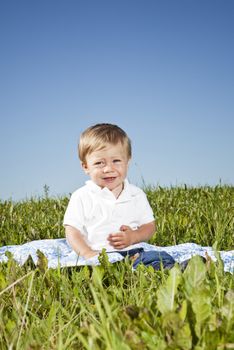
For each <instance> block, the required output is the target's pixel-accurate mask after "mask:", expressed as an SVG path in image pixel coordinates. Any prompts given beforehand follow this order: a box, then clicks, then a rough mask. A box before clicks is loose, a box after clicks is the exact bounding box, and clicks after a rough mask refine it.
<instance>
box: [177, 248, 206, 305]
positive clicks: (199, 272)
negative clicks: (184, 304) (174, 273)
mask: <svg viewBox="0 0 234 350" xmlns="http://www.w3.org/2000/svg"><path fill="white" fill-rule="evenodd" d="M206 272H207V271H206V265H205V264H204V262H203V261H202V260H201V258H200V256H198V255H195V256H194V257H193V258H192V259H191V260H190V261H189V263H188V266H187V268H186V270H185V272H184V274H183V277H184V289H185V293H186V295H187V297H188V298H189V299H190V298H191V297H192V295H193V293H194V291H195V290H197V289H199V288H200V287H201V286H202V285H203V283H204V280H205V278H206Z"/></svg>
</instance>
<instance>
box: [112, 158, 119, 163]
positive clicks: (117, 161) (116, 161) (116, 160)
mask: <svg viewBox="0 0 234 350" xmlns="http://www.w3.org/2000/svg"><path fill="white" fill-rule="evenodd" d="M113 162H114V163H119V162H121V160H120V159H114V160H113Z"/></svg>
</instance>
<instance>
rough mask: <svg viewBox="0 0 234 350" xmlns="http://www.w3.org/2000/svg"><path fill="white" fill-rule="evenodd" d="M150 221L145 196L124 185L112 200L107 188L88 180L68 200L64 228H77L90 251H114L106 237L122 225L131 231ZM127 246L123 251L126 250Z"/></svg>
mask: <svg viewBox="0 0 234 350" xmlns="http://www.w3.org/2000/svg"><path fill="white" fill-rule="evenodd" d="M152 221H154V216H153V211H152V209H151V207H150V205H149V202H148V200H147V197H146V194H145V193H144V192H143V191H142V190H141V189H140V188H138V187H136V186H134V185H132V184H129V182H128V181H127V180H125V181H124V189H123V191H122V192H121V194H120V196H119V197H118V198H117V199H116V197H115V196H114V194H113V193H112V192H111V191H110V190H109V189H108V188H106V187H105V188H103V189H102V188H101V187H99V186H98V185H96V184H95V183H94V182H93V181H91V180H89V181H87V182H86V185H85V186H83V187H81V188H79V189H78V190H76V191H75V192H74V193H73V194H72V195H71V198H70V201H69V203H68V207H67V210H66V212H65V216H64V221H63V224H64V225H70V226H73V227H75V228H77V229H78V230H79V231H80V232H81V234H82V235H83V236H84V239H85V241H86V242H87V244H88V245H89V246H90V247H91V248H92V249H93V250H102V248H106V250H107V251H114V250H116V249H114V248H113V247H112V246H111V245H110V244H109V242H108V241H107V237H108V236H109V234H110V233H116V232H119V231H120V227H121V226H122V225H128V226H130V227H131V228H132V229H133V230H134V229H137V228H138V227H139V226H141V225H143V224H147V223H149V222H152ZM129 249H131V246H129V247H127V248H125V249H123V250H129Z"/></svg>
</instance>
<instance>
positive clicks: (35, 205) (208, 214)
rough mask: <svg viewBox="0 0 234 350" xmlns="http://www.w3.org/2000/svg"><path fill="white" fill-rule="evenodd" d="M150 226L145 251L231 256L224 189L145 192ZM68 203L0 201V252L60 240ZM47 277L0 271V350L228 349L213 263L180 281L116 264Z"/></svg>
mask: <svg viewBox="0 0 234 350" xmlns="http://www.w3.org/2000/svg"><path fill="white" fill-rule="evenodd" d="M145 191H146V193H147V195H148V198H149V201H150V203H151V206H152V208H153V210H154V212H155V216H156V220H157V233H156V234H155V235H154V237H153V238H152V239H151V241H150V243H152V244H156V245H161V246H166V245H172V244H179V243H185V242H194V243H198V244H201V245H203V246H207V245H209V246H214V245H215V247H217V249H218V250H231V249H234V247H233V242H234V187H231V186H221V185H220V186H216V187H201V188H190V187H186V186H184V187H176V188H167V189H166V188H160V187H157V188H153V187H151V188H146V189H145ZM67 203H68V198H49V197H48V193H45V196H44V197H43V198H32V199H28V200H25V201H22V202H12V201H1V202H0V225H1V226H0V227H1V228H0V245H1V246H3V245H10V244H22V243H25V242H28V241H31V240H35V239H44V238H61V237H64V229H63V227H62V220H63V215H64V212H65V209H66V206H67ZM100 261H101V265H100V266H97V267H87V266H86V267H75V268H60V269H55V270H51V269H47V268H46V264H45V262H44V260H43V257H41V259H40V261H39V265H38V267H35V266H33V264H32V262H31V261H30V260H29V261H28V262H27V263H26V264H25V265H24V266H23V267H19V266H18V265H17V264H16V263H15V262H14V260H13V259H11V258H10V257H9V261H8V263H5V264H0V349H28V350H29V349H30V350H32V349H61V350H62V349H94V350H95V349H108V350H121V349H123V350H125V349H126V350H127V349H160V350H163V349H173V350H174V349H196V350H201V349H206V350H213V349H214V350H215V349H218V350H223V349H234V331H233V330H234V276H233V275H232V274H230V273H227V272H226V273H225V272H224V271H223V264H222V261H221V260H220V259H218V261H217V262H216V263H215V264H214V263H213V262H212V261H210V260H209V259H208V260H207V263H206V264H204V263H203V262H202V261H201V260H200V258H199V257H194V258H193V259H192V260H191V261H190V263H189V265H188V267H187V269H186V270H185V272H181V271H180V269H179V267H178V266H177V265H176V266H175V267H174V268H173V269H172V270H170V271H163V270H160V271H154V270H153V269H151V268H146V267H144V266H139V267H138V269H137V270H136V271H134V272H133V271H132V267H131V262H130V261H129V260H127V259H126V260H125V261H124V262H119V263H116V264H113V265H111V264H110V263H109V262H108V259H107V256H106V254H105V253H103V254H102V255H101V256H100Z"/></svg>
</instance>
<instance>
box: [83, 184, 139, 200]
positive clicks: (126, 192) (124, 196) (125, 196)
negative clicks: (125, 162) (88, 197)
mask: <svg viewBox="0 0 234 350" xmlns="http://www.w3.org/2000/svg"><path fill="white" fill-rule="evenodd" d="M85 184H86V185H87V186H88V188H89V189H90V190H91V191H92V192H93V193H96V194H98V195H100V196H101V197H103V198H108V199H112V200H116V201H118V202H126V201H129V200H130V199H131V197H132V196H131V191H130V186H129V182H128V180H127V179H125V180H124V188H123V191H122V192H121V193H120V195H119V197H118V198H117V199H116V198H115V196H114V194H113V193H112V192H111V191H110V190H109V189H108V188H107V187H104V188H101V187H100V186H98V185H96V184H95V182H93V181H92V180H88V181H86V182H85Z"/></svg>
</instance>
